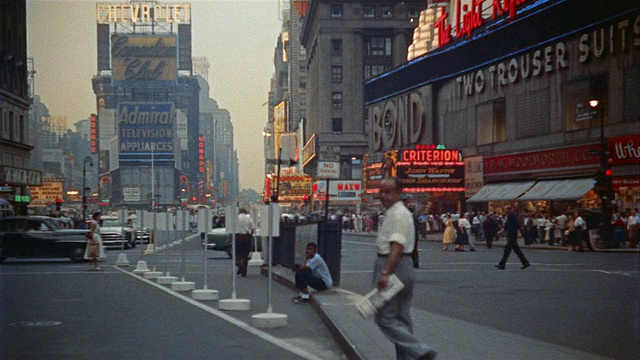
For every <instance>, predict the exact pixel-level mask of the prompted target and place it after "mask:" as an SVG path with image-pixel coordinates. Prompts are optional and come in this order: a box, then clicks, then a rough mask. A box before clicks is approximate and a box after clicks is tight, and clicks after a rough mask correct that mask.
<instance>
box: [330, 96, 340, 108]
mask: <svg viewBox="0 0 640 360" xmlns="http://www.w3.org/2000/svg"><path fill="white" fill-rule="evenodd" d="M331 107H332V108H334V109H342V93H341V92H334V93H333V94H331Z"/></svg>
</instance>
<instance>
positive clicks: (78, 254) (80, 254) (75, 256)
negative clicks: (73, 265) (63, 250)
mask: <svg viewBox="0 0 640 360" xmlns="http://www.w3.org/2000/svg"><path fill="white" fill-rule="evenodd" d="M70 258H71V261H73V262H83V261H85V260H84V248H81V247H76V248H73V252H72V253H71V256H70Z"/></svg>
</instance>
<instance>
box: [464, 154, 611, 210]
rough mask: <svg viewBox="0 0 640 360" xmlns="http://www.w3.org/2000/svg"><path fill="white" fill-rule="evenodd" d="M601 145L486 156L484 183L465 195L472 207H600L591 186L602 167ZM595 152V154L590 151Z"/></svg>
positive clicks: (550, 208)
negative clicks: (476, 190)
mask: <svg viewBox="0 0 640 360" xmlns="http://www.w3.org/2000/svg"><path fill="white" fill-rule="evenodd" d="M599 151H600V148H599V145H585V146H576V147H569V148H559V149H552V150H544V151H534V152H527V153H520V154H507V155H499V156H487V157H484V159H483V168H482V171H483V178H484V180H485V185H484V186H482V187H481V188H480V189H479V190H478V192H476V193H475V194H474V195H473V196H471V197H470V198H469V199H467V203H468V204H469V205H470V206H471V209H470V210H478V211H491V212H502V208H503V207H504V206H505V205H507V204H509V205H515V206H516V208H517V209H518V210H519V211H520V212H526V213H542V214H547V216H549V215H552V216H553V215H558V214H560V213H561V212H564V211H567V210H571V209H597V208H599V206H600V198H599V197H598V196H597V194H596V193H595V192H594V191H593V187H594V185H595V180H594V179H593V177H594V174H595V172H596V171H597V169H598V168H599V166H600V157H599V156H598V155H597V153H599ZM592 154H596V155H592Z"/></svg>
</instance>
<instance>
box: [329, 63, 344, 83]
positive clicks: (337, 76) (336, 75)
mask: <svg viewBox="0 0 640 360" xmlns="http://www.w3.org/2000/svg"><path fill="white" fill-rule="evenodd" d="M331 81H332V82H334V83H341V82H342V66H332V67H331Z"/></svg>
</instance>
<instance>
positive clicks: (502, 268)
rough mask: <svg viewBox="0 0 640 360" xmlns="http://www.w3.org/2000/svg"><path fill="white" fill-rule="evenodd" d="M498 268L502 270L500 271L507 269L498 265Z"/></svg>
mask: <svg viewBox="0 0 640 360" xmlns="http://www.w3.org/2000/svg"><path fill="white" fill-rule="evenodd" d="M496 267H497V268H498V269H500V270H504V269H505V267H504V265H496Z"/></svg>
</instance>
